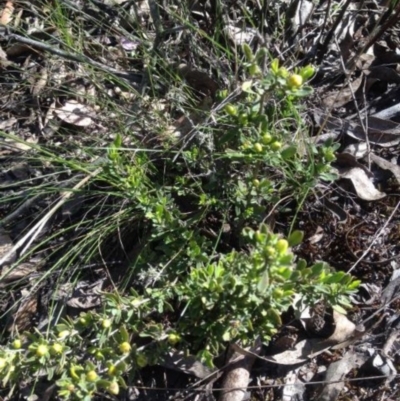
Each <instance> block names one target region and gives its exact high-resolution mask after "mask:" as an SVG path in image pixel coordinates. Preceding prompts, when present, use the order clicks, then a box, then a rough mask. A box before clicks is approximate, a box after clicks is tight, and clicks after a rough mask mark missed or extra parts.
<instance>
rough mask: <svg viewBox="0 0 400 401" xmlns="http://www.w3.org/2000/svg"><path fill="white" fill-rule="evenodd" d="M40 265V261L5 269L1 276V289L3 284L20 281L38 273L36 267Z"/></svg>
mask: <svg viewBox="0 0 400 401" xmlns="http://www.w3.org/2000/svg"><path fill="white" fill-rule="evenodd" d="M38 263H39V261H32V262H23V263H18V264H17V265H16V266H13V267H10V268H3V271H2V274H1V276H0V287H1V286H2V284H5V283H10V282H12V281H16V280H20V279H22V278H24V277H26V276H28V275H29V274H31V273H34V272H36V270H37V269H36V266H37V265H38Z"/></svg>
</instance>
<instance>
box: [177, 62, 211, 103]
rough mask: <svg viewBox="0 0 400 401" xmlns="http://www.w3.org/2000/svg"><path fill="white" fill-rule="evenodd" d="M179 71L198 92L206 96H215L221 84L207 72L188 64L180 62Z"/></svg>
mask: <svg viewBox="0 0 400 401" xmlns="http://www.w3.org/2000/svg"><path fill="white" fill-rule="evenodd" d="M177 72H178V74H179V75H180V76H181V77H182V78H183V79H185V80H186V82H187V83H188V84H189V86H191V87H192V88H193V89H194V90H195V91H196V92H198V93H200V94H203V95H205V96H206V97H208V96H209V97H211V98H214V97H215V95H216V92H217V90H218V89H219V85H218V84H217V82H215V81H214V80H213V79H212V78H210V77H209V75H208V74H206V73H205V72H202V71H199V70H196V69H193V68H190V67H189V66H187V65H186V64H180V65H179V66H178V67H177Z"/></svg>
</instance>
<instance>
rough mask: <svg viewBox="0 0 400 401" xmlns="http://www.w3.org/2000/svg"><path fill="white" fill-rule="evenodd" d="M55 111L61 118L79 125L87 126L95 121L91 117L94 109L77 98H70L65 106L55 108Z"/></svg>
mask: <svg viewBox="0 0 400 401" xmlns="http://www.w3.org/2000/svg"><path fill="white" fill-rule="evenodd" d="M55 113H56V115H57V117H58V118H59V119H60V120H62V121H64V122H66V123H68V124H72V125H76V126H78V127H87V126H89V125H91V124H92V122H93V120H92V118H91V117H90V116H91V115H92V114H93V111H92V110H90V109H89V108H88V107H87V106H85V105H83V104H80V103H78V102H77V101H76V100H68V101H67V102H66V103H65V104H64V106H62V107H61V108H59V109H57V110H55Z"/></svg>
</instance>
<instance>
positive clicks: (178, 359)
mask: <svg viewBox="0 0 400 401" xmlns="http://www.w3.org/2000/svg"><path fill="white" fill-rule="evenodd" d="M161 365H162V366H164V367H166V368H169V369H174V370H177V371H179V372H183V373H186V374H190V375H193V376H195V377H197V378H199V379H204V378H206V377H208V376H209V375H210V374H211V373H213V372H214V371H215V369H210V368H208V367H207V366H205V365H204V364H203V363H201V362H200V361H199V360H198V359H196V358H195V357H194V356H191V355H189V356H188V355H185V354H184V353H183V352H182V351H170V352H168V354H167V355H166V356H165V357H164V361H163V362H161Z"/></svg>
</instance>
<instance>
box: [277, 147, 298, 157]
mask: <svg viewBox="0 0 400 401" xmlns="http://www.w3.org/2000/svg"><path fill="white" fill-rule="evenodd" d="M296 153H297V146H289V147H287V148H285V149H283V150H282V152H281V156H282V159H283V160H289V159H292V158H293V156H295V155H296Z"/></svg>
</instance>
